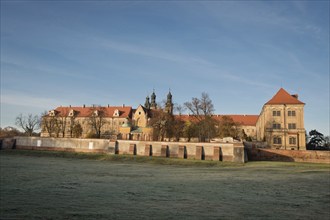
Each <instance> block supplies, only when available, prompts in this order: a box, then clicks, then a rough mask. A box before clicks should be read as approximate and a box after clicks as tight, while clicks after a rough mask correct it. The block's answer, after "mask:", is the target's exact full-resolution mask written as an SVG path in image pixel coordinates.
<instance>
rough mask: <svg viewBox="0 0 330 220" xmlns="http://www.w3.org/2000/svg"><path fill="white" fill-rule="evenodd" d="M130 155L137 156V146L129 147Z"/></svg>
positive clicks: (131, 145)
mask: <svg viewBox="0 0 330 220" xmlns="http://www.w3.org/2000/svg"><path fill="white" fill-rule="evenodd" d="M129 154H132V155H136V145H135V144H130V145H129Z"/></svg>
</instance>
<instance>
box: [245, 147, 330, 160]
mask: <svg viewBox="0 0 330 220" xmlns="http://www.w3.org/2000/svg"><path fill="white" fill-rule="evenodd" d="M246 151H247V156H248V160H249V161H292V162H310V163H330V151H311V150H276V149H261V148H246Z"/></svg>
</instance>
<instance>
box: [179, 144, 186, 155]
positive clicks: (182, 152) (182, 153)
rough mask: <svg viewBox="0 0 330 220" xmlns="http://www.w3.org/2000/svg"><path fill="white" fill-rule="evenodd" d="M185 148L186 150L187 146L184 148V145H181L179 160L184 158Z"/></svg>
mask: <svg viewBox="0 0 330 220" xmlns="http://www.w3.org/2000/svg"><path fill="white" fill-rule="evenodd" d="M184 148H185V146H183V145H179V153H178V158H184V153H185V152H184V151H185V150H184Z"/></svg>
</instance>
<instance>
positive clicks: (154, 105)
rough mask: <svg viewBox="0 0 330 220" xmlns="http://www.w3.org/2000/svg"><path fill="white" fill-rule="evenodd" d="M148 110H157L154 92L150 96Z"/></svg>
mask: <svg viewBox="0 0 330 220" xmlns="http://www.w3.org/2000/svg"><path fill="white" fill-rule="evenodd" d="M150 109H157V103H156V94H155V91H153V92H152V94H151V103H150Z"/></svg>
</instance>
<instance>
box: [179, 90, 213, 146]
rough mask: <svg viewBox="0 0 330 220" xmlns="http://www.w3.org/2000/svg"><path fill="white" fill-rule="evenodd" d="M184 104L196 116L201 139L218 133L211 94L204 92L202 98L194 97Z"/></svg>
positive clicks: (196, 125) (195, 123) (203, 139)
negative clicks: (213, 115) (213, 116)
mask: <svg viewBox="0 0 330 220" xmlns="http://www.w3.org/2000/svg"><path fill="white" fill-rule="evenodd" d="M184 106H185V107H186V108H187V109H188V110H189V111H190V113H191V114H192V117H193V118H195V121H193V122H192V123H194V125H195V126H194V127H196V128H197V131H198V136H199V141H202V142H204V141H205V140H206V139H208V140H210V138H212V137H213V136H215V134H216V129H215V125H216V123H215V120H214V119H213V118H212V114H213V112H214V106H213V104H212V100H211V99H210V97H209V95H208V94H207V93H205V92H203V93H202V95H201V98H195V97H194V98H192V99H191V101H190V102H185V103H184Z"/></svg>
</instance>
